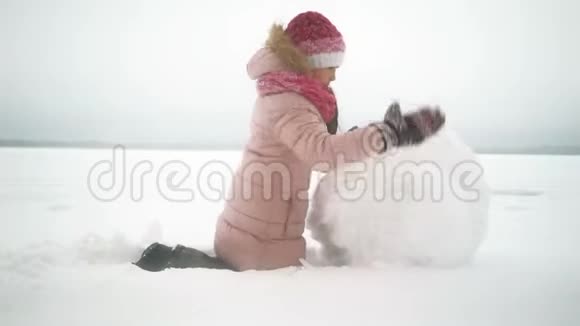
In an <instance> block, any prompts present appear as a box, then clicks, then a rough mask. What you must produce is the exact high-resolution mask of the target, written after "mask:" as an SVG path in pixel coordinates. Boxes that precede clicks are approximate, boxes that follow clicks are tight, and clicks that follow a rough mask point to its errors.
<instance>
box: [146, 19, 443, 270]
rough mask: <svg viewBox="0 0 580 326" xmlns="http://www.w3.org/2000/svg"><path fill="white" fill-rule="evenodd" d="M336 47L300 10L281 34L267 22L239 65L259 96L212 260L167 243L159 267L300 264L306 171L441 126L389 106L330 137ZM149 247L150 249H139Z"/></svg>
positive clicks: (338, 41) (324, 27)
mask: <svg viewBox="0 0 580 326" xmlns="http://www.w3.org/2000/svg"><path fill="white" fill-rule="evenodd" d="M344 50H345V43H344V41H343V38H342V35H341V33H340V32H339V31H338V30H337V28H336V27H335V26H334V25H333V24H332V23H331V22H330V21H329V20H328V19H327V18H326V17H325V16H323V15H322V14H320V13H317V12H311V11H310V12H304V13H301V14H299V15H297V16H296V17H294V18H293V19H292V20H291V21H290V22H289V23H288V25H287V27H286V29H284V28H283V27H282V26H280V25H276V24H275V25H273V26H272V28H271V31H270V35H269V37H268V39H267V41H266V43H265V46H264V47H263V48H261V49H259V50H258V51H257V52H256V53H255V54H254V55H253V57H252V58H251V60H250V61H249V63H248V65H247V72H248V75H249V77H250V78H251V79H252V80H256V82H257V92H258V97H257V99H256V103H255V106H254V111H253V114H252V118H251V124H250V128H251V135H250V139H249V141H248V142H247V144H246V146H245V148H244V152H243V156H242V162H241V164H240V166H239V167H238V169H237V171H236V173H235V175H234V177H233V180H232V185H231V188H230V195H229V196H228V198H227V200H226V202H225V205H224V209H223V211H222V212H221V214H220V215H219V218H218V221H217V225H216V231H215V238H214V239H215V240H214V250H215V253H216V255H217V257H215V258H214V257H210V256H207V255H205V254H203V253H199V252H197V251H196V250H195V249H190V248H185V250H184V248H183V247H182V246H181V247H180V246H178V247H177V248H176V249H173V250H171V248H167V247H165V251H166V252H167V253H169V256H168V257H169V258H168V259H167V261H164V262H162V263H161V264H160V265H159V266H158V267H159V268H158V269H159V270H160V269H163V268H166V267H210V268H230V269H233V270H237V271H244V270H249V269H254V270H269V269H276V268H282V267H288V266H299V265H301V263H300V259H303V258H305V255H306V242H305V239H304V237H303V232H304V229H305V219H306V213H307V210H308V204H309V200H308V188H309V185H310V178H311V172H312V171H313V170H316V171H328V170H330V169H334V168H335V167H336V166H337V164H341V163H349V162H356V161H362V160H365V159H367V158H369V157H372V156H376V155H380V154H382V153H384V152H385V151H388V150H390V149H392V148H394V147H397V146H407V145H413V144H419V143H421V142H423V141H424V140H425V138H427V137H429V136H431V135H433V134H434V133H436V132H437V131H438V130H439V129H440V128H441V126H442V125H443V124H444V122H445V118H444V116H443V114H442V113H441V112H440V111H439V110H438V109H432V108H422V109H420V110H418V111H416V112H412V113H408V114H405V115H402V114H401V112H400V110H399V109H398V106H392V107H391V108H390V109H389V110H387V112H386V113H385V114H384V118H383V119H382V120H380V121H376V122H373V123H371V124H369V125H368V126H366V127H361V128H356V129H353V130H351V131H349V132H346V133H341V134H337V133H336V132H337V118H338V111H337V106H336V99H335V96H334V93H333V91H332V89H331V88H330V86H329V85H330V82H332V81H333V80H334V78H335V70H336V68H338V67H339V66H340V65H341V63H342V58H343V54H344ZM157 245H158V244H157ZM158 246H162V245H158ZM153 249H155V248H153ZM188 250H189V253H190V254H189V255H188V254H187V253H188ZM154 251H155V250H151V248H149V249H148V250H146V253H151V252H154ZM146 253H144V256H143V258H146V256H147V254H146ZM142 267H143V266H142ZM145 267H147V266H145Z"/></svg>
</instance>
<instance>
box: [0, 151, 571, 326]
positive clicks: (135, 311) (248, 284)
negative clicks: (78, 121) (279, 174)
mask: <svg viewBox="0 0 580 326" xmlns="http://www.w3.org/2000/svg"><path fill="white" fill-rule="evenodd" d="M111 154H112V153H111V151H110V150H80V149H25V148H20V149H17V148H0V325H10V326H21V325H43V326H51V325H59V326H60V325H87V326H90V325H99V326H102V325H140V326H145V325H152V326H159V325H231V324H235V325H238V326H240V325H251V326H257V325H273V324H275V325H293V326H296V325H310V324H319V325H391V324H392V325H509V326H512V325H538V326H540V325H578V324H580V315H579V314H578V307H580V287H579V284H580V256H579V255H578V252H577V251H578V249H577V248H578V247H580V237H578V230H580V219H578V214H577V212H578V211H579V210H580V201H578V195H577V191H576V188H577V185H578V184H580V173H579V171H578V166H580V157H578V156H525V155H483V156H481V157H480V159H481V161H482V164H483V166H484V168H485V176H486V180H487V181H488V182H489V184H490V187H491V189H492V197H491V202H490V207H489V214H488V218H489V220H488V222H489V223H488V228H487V236H486V239H485V241H484V242H483V243H482V244H481V246H480V247H479V249H478V250H477V254H476V255H475V256H474V257H473V259H472V262H471V264H467V265H462V266H461V267H459V268H428V267H425V266H414V265H413V266H409V265H405V264H391V263H385V262H379V263H374V264H372V265H370V266H362V265H359V266H341V267H335V266H326V267H314V266H313V267H311V266H306V267H304V268H284V269H280V270H276V271H267V272H266V271H265V272H257V271H247V272H243V273H235V272H231V271H215V270H203V269H189V270H168V271H165V272H161V273H149V272H145V271H143V270H141V269H139V268H137V267H136V266H134V265H132V264H131V263H130V261H133V260H134V259H135V258H137V256H138V255H139V253H140V252H141V250H142V249H143V246H144V245H145V244H147V243H149V242H151V241H162V242H165V243H168V244H176V243H182V244H184V245H189V246H192V247H195V248H199V249H207V250H209V249H211V244H212V239H213V228H214V226H215V221H216V217H217V215H218V213H219V211H220V210H221V208H222V201H221V200H216V199H215V198H213V197H212V199H208V197H207V196H206V197H204V196H202V195H201V193H200V191H199V189H197V188H196V187H195V185H196V178H198V171H199V169H200V168H202V167H203V166H204V164H206V163H207V162H209V161H215V160H217V161H220V162H223V163H224V164H226V165H227V166H230V167H235V166H236V164H237V162H239V158H240V155H241V153H240V152H223V151H215V152H211V151H207V152H204V151H192V152H188V151H145V150H134V149H130V148H129V149H127V153H126V154H127V162H126V163H127V170H128V171H130V170H129V169H130V168H131V167H133V166H135V164H136V163H138V162H141V161H149V162H151V163H152V165H153V167H154V170H153V171H152V173H151V174H149V175H146V177H145V178H144V180H143V181H144V184H143V187H144V190H145V191H144V197H143V200H141V201H136V200H132V199H131V198H130V196H129V193H128V192H127V191H126V192H124V193H123V194H122V195H121V196H119V198H118V199H117V200H115V201H113V202H102V201H98V200H96V199H95V198H94V197H93V196H91V195H90V193H89V191H88V189H87V184H86V180H87V172H88V171H89V169H90V168H91V166H93V164H94V163H95V162H98V161H101V160H109V159H111ZM172 160H180V161H183V162H185V163H187V165H188V166H189V167H190V168H191V173H190V175H189V177H188V178H186V180H185V181H184V183H183V185H184V186H186V187H188V188H192V189H194V190H195V198H194V200H192V201H189V202H171V201H168V200H166V199H164V198H162V197H161V196H159V194H158V191H157V190H156V187H155V184H156V182H157V180H156V179H157V178H156V174H157V172H158V171H159V169H160V167H162V166H163V165H164V164H165V163H166V162H169V161H172ZM218 179H219V178H218ZM218 179H215V180H216V185H217V184H218V183H219V182H217V181H218ZM225 179H226V180H225V181H226V182H225V183H226V184H227V181H229V177H226V178H225ZM317 181H318V179H317V178H313V189H316V188H315V186H316V182H317ZM128 189H129V188H128ZM306 235H307V240H308V242H309V247H310V248H311V249H316V248H317V247H318V244H317V243H316V242H315V241H314V240H312V239H311V238H310V232H306Z"/></svg>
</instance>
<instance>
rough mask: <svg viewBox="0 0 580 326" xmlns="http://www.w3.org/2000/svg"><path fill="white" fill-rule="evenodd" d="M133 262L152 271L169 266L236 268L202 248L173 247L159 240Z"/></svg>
mask: <svg viewBox="0 0 580 326" xmlns="http://www.w3.org/2000/svg"><path fill="white" fill-rule="evenodd" d="M133 264H135V265H137V266H138V267H140V268H142V269H144V270H147V271H150V272H159V271H162V270H164V269H167V268H210V269H228V270H234V269H233V268H231V267H230V266H228V265H227V264H226V263H225V262H223V261H222V260H221V259H219V258H218V257H212V256H209V255H208V254H206V253H204V252H202V251H200V250H197V249H193V248H188V247H185V246H183V245H177V246H176V247H175V248H171V247H169V246H166V245H163V244H160V243H157V242H156V243H154V244H152V245H150V246H149V247H148V248H147V249H145V250H144V251H143V254H142V255H141V258H140V259H139V260H138V261H137V262H135V263H133Z"/></svg>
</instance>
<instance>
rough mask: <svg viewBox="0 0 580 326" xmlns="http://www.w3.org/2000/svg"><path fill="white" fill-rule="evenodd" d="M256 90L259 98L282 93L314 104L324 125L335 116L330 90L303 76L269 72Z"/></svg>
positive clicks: (333, 100)
mask: <svg viewBox="0 0 580 326" xmlns="http://www.w3.org/2000/svg"><path fill="white" fill-rule="evenodd" d="M257 89H258V93H259V94H260V96H264V95H269V94H276V93H283V92H295V93H298V94H300V95H302V96H304V97H305V98H306V99H307V100H309V101H310V102H311V103H312V104H314V106H315V107H316V108H317V109H318V112H320V115H322V119H324V122H325V123H328V122H330V121H331V120H332V118H334V115H335V114H336V98H335V96H334V92H333V91H332V89H331V88H330V87H327V86H325V85H323V84H322V83H320V82H319V81H318V80H316V79H313V78H310V77H308V76H306V75H303V74H299V73H295V72H290V71H276V72H270V73H267V74H265V75H263V76H262V77H260V79H259V80H258V85H257Z"/></svg>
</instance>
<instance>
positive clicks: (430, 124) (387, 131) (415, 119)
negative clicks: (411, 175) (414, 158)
mask: <svg viewBox="0 0 580 326" xmlns="http://www.w3.org/2000/svg"><path fill="white" fill-rule="evenodd" d="M444 124H445V115H444V114H443V113H442V112H441V110H440V109H439V108H431V107H423V108H420V109H419V110H417V111H414V112H410V113H407V114H405V115H403V114H401V107H400V105H399V103H397V102H394V103H393V104H391V105H390V106H389V108H388V109H387V111H386V113H385V116H384V118H383V121H382V122H377V123H374V125H376V126H377V127H379V129H381V131H382V133H383V140H384V141H385V151H386V150H388V149H389V148H391V147H399V146H409V145H418V144H421V143H422V142H423V141H424V140H425V139H427V138H428V137H430V136H432V135H434V134H436V133H437V132H438V131H439V130H440V129H441V127H443V125H444Z"/></svg>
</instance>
